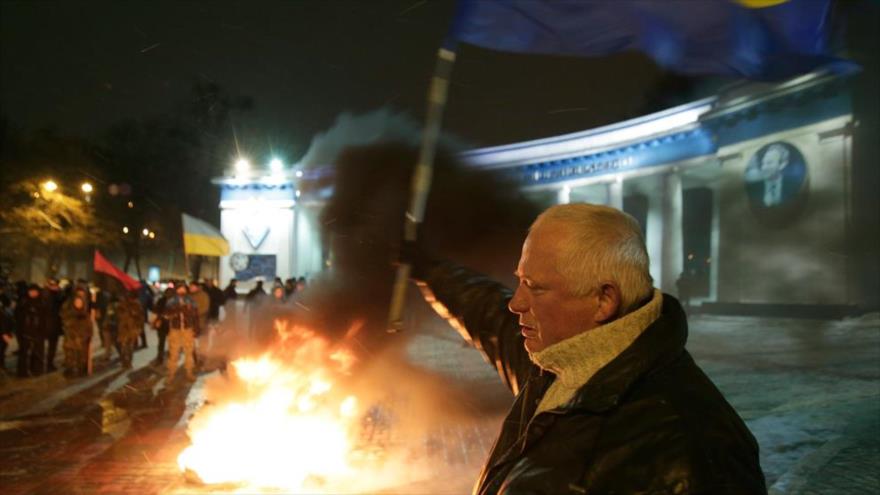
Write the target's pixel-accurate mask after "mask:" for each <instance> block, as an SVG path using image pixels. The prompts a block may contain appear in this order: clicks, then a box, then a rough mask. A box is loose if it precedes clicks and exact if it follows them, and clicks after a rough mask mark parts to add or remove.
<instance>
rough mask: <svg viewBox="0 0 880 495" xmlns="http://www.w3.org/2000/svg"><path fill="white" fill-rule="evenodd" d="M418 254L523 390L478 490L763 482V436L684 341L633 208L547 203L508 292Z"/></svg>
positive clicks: (467, 327)
mask: <svg viewBox="0 0 880 495" xmlns="http://www.w3.org/2000/svg"><path fill="white" fill-rule="evenodd" d="M414 253H415V255H414V256H411V258H412V260H411V261H412V263H413V278H415V279H416V281H417V282H418V283H419V286H420V287H421V288H422V290H423V292H424V293H425V297H426V299H427V300H428V301H429V302H430V303H431V304H432V305H433V306H434V308H435V309H436V310H437V311H438V313H440V314H441V316H444V317H445V318H447V319H448V320H449V322H450V323H451V324H452V325H453V326H454V327H456V328H457V329H458V330H459V332H461V334H462V336H463V337H464V338H465V339H467V340H468V341H469V342H472V343H473V345H474V346H475V347H476V348H477V349H479V350H480V351H481V352H482V353H483V354H484V356H485V357H486V359H487V360H488V361H489V362H490V363H491V364H492V365H493V366H495V368H496V369H497V370H498V373H499V374H500V375H501V378H502V380H504V382H505V384H506V385H507V386H508V387H509V388H510V390H511V391H512V392H513V393H514V394H516V400H515V402H514V404H513V406H512V407H511V409H510V412H509V414H508V416H507V418H506V419H505V421H504V423H503V426H502V430H501V434H500V436H499V438H498V440H497V442H496V443H495V447H494V448H493V450H492V453H491V454H490V457H489V459H488V461H487V463H486V465H485V466H484V468H483V471H482V473H481V475H480V478H479V480H478V483H477V485H476V487H475V490H474V493H477V494H480V495H483V494H495V493H507V494H513V493H547V494H550V493H553V494H564V493H572V494H585V493H586V494H592V493H596V494H599V493H607V494H611V493H619V494H623V493H645V494H647V493H651V494H653V493H658V494H659V493H664V494H665V493H668V494H691V493H706V494H727V493H729V494H734V493H735V494H753V493H766V488H765V484H764V476H763V474H762V472H761V468H760V465H759V461H758V446H757V444H756V442H755V439H754V437H753V436H752V435H751V433H750V432H749V430H748V428H747V427H746V425H745V424H744V423H743V421H742V420H741V419H740V417H739V416H738V415H737V414H736V412H735V411H734V409H733V408H732V407H731V406H730V404H728V403H727V401H726V400H725V399H724V397H723V396H722V395H721V393H720V392H719V391H718V389H717V388H715V386H714V385H713V384H712V382H711V381H710V380H709V378H708V377H707V376H706V375H705V374H704V373H703V372H702V371H701V370H700V368H699V367H698V366H697V365H696V364H695V363H694V360H693V359H692V358H691V356H690V354H688V352H687V351H686V350H685V348H684V345H685V341H686V340H687V321H686V317H685V314H684V312H683V311H682V308H681V306H680V305H679V303H678V301H676V300H675V299H674V298H672V297H670V296H668V295H665V294H662V293H661V292H660V291H659V290H656V289H654V288H653V287H652V279H651V276H650V274H649V272H648V266H649V263H648V254H647V251H646V248H645V242H644V238H643V236H642V234H641V230H640V228H639V225H638V224H637V223H636V221H635V220H634V219H633V218H632V217H630V216H628V215H626V214H625V213H622V212H620V211H618V210H615V209H612V208H608V207H605V206H597V205H589V204H569V205H560V206H555V207H552V208H550V209H548V210H547V211H545V212H544V213H542V214H541V215H540V216H539V217H538V219H537V220H536V221H535V222H534V224H532V227H531V229H530V230H529V235H528V237H527V239H526V241H525V243H524V244H523V248H522V256H521V258H520V261H519V266H518V267H517V270H516V275H517V277H518V279H519V285H518V287H517V289H516V291H515V292H514V293H513V294H511V293H510V291H509V290H508V289H506V288H505V287H503V286H501V285H500V284H497V283H495V282H492V281H491V280H488V279H486V278H485V277H481V276H479V275H477V274H475V273H472V272H470V271H468V270H466V269H464V268H462V267H459V266H456V265H454V264H452V263H449V262H435V261H431V260H428V259H427V258H426V257H425V256H424V255H421V256H420V255H418V252H417V251H414ZM508 309H509V311H507V310H508Z"/></svg>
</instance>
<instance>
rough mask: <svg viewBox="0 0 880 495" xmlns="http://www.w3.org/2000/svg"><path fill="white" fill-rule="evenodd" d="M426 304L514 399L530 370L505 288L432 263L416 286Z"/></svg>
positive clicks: (445, 264) (462, 270)
mask: <svg viewBox="0 0 880 495" xmlns="http://www.w3.org/2000/svg"><path fill="white" fill-rule="evenodd" d="M418 285H419V288H420V289H421V290H422V294H423V295H424V296H425V300H426V301H427V302H428V303H429V304H431V306H432V307H433V308H434V310H435V311H436V312H437V313H438V314H439V315H440V316H441V317H443V318H444V319H446V321H448V322H449V324H450V325H452V327H453V328H455V329H456V330H458V332H459V333H460V334H461V336H462V337H464V339H465V340H467V341H468V342H469V343H471V344H472V345H473V346H474V347H475V348H477V350H479V351H480V352H481V353H482V354H483V356H484V357H485V358H486V360H487V361H488V362H489V364H491V365H493V366H494V367H495V369H496V370H497V371H498V374H499V375H500V376H501V379H502V380H503V381H504V384H505V385H507V387H508V388H509V389H510V390H511V392H513V393H514V394H517V393H519V391H520V389H521V388H522V385H523V384H524V383H525V381H526V379H527V377H528V376H529V374H530V373H532V372H533V371H534V368H536V367H535V365H534V364H532V362H531V361H530V360H529V356H528V353H527V352H526V350H525V347H523V340H524V338H523V336H522V334H520V332H519V323H518V319H517V316H516V315H514V314H513V313H511V312H510V311H508V309H507V303H508V302H509V301H510V298H511V297H512V293H511V291H510V289H508V288H506V287H504V286H503V285H501V284H499V283H498V282H495V281H493V280H491V279H489V278H487V277H485V276H483V275H481V274H479V273H476V272H474V271H471V270H469V269H467V268H464V267H462V266H459V265H456V264H454V263H452V262H442V263H437V264H435V265H434V266H433V267H432V268H430V269H429V270H427V274H426V276H425V277H424V280H420V281H418Z"/></svg>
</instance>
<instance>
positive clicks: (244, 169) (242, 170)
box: [235, 158, 251, 175]
mask: <svg viewBox="0 0 880 495" xmlns="http://www.w3.org/2000/svg"><path fill="white" fill-rule="evenodd" d="M250 171H251V162H249V161H247V159H246V158H239V159H238V161H237V162H235V174H236V175H247V174H248V173H250Z"/></svg>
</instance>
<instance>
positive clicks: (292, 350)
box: [177, 322, 364, 493]
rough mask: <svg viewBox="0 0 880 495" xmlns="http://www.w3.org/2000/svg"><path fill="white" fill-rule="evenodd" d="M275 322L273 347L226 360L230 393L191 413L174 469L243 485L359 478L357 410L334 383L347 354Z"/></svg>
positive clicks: (310, 487) (287, 486) (327, 483)
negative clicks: (187, 442)
mask: <svg viewBox="0 0 880 495" xmlns="http://www.w3.org/2000/svg"><path fill="white" fill-rule="evenodd" d="M275 326H276V335H277V338H278V346H276V347H274V349H273V351H270V352H267V353H265V354H262V355H259V356H256V357H245V358H240V359H238V360H235V361H233V362H232V363H231V365H230V373H229V380H230V382H229V383H228V384H227V385H226V386H227V387H235V389H236V392H235V393H234V394H231V396H230V398H229V399H227V400H225V401H217V402H215V401H212V404H211V405H210V406H206V407H204V408H203V409H202V410H200V411H199V412H198V413H196V415H195V416H194V417H193V418H192V420H191V421H190V424H189V428H188V431H187V433H188V436H189V438H190V440H191V445H190V446H189V447H187V448H186V449H185V450H183V452H181V453H180V455H179V456H178V457H177V463H178V467H179V468H180V469H181V471H186V470H190V471H192V472H194V473H195V474H197V475H198V477H199V478H200V479H201V480H202V481H203V482H205V483H209V484H214V483H236V484H241V485H244V488H243V489H244V490H245V491H260V489H261V488H274V489H282V490H285V491H292V492H297V493H301V492H303V491H306V492H309V493H318V492H321V493H337V492H340V491H346V490H345V489H344V486H336V485H333V484H331V481H333V482H341V483H342V484H343V485H350V486H351V485H354V483H361V480H362V479H363V472H362V471H360V472H359V471H358V469H357V466H356V458H357V455H356V453H355V451H356V449H357V446H356V440H357V438H358V437H357V435H358V428H359V425H360V424H361V423H360V416H359V415H360V414H363V412H364V411H362V410H361V409H360V407H359V403H358V400H357V398H356V397H354V396H353V395H348V394H347V393H346V392H344V391H342V390H341V389H340V388H341V387H339V386H338V385H339V382H340V380H341V379H342V378H344V377H345V376H348V375H349V374H350V373H351V366H352V364H353V359H354V355H353V354H351V353H350V351H348V350H346V349H344V348H336V347H335V346H333V345H332V344H331V343H330V341H328V340H327V339H324V338H323V337H321V336H319V335H318V334H317V333H316V332H314V331H312V330H309V329H307V328H304V327H298V326H294V327H291V328H288V326H287V324H286V323H284V322H276V325H275ZM334 356H335V357H334ZM315 480H322V481H321V483H322V485H321V486H320V489H319V486H314V482H315Z"/></svg>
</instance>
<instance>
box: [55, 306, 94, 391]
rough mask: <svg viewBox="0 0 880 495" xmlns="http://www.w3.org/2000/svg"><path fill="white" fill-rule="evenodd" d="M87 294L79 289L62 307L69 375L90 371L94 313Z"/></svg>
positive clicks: (65, 363) (65, 361)
mask: <svg viewBox="0 0 880 495" xmlns="http://www.w3.org/2000/svg"><path fill="white" fill-rule="evenodd" d="M87 301H88V298H87V296H86V294H85V293H84V292H83V291H81V290H77V291H76V292H74V294H73V297H71V298H70V299H68V300H67V302H65V303H64V305H63V306H62V307H61V322H62V326H63V329H64V368H65V374H66V375H68V376H85V375H86V373H87V372H88V363H89V346H90V345H91V342H92V332H93V327H92V315H91V312H90V311H89V305H88V302H87Z"/></svg>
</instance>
